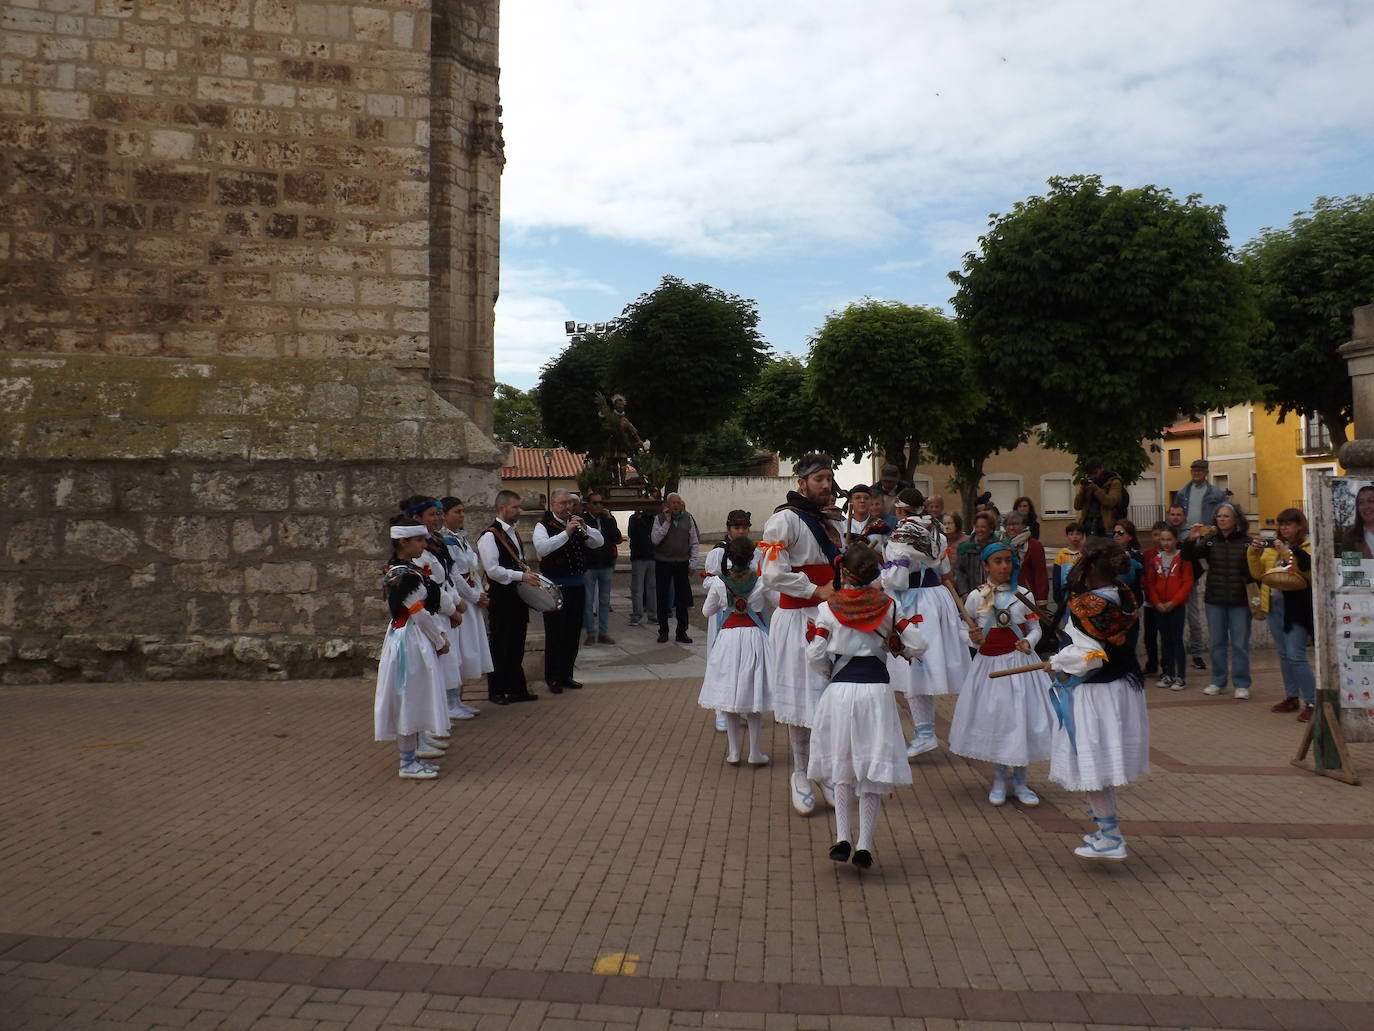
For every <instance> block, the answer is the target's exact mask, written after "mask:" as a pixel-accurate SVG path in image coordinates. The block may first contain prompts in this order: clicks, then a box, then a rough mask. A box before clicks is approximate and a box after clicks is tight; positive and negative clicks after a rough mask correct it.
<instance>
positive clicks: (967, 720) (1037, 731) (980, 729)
mask: <svg viewBox="0 0 1374 1031" xmlns="http://www.w3.org/2000/svg"><path fill="white" fill-rule="evenodd" d="M1034 661H1035V656H1034V655H1027V654H1025V653H1024V652H1020V651H1012V652H1008V653H1007V654H1006V655H996V656H990V655H982V654H979V655H975V656H974V658H973V666H972V667H971V668H970V669H969V672H968V676H967V677H965V678H964V687H963V690H962V691H960V693H959V704H958V705H957V706H956V707H955V709H954V722H953V723H952V724H951V725H950V728H949V750H950V751H951V752H953V753H954V754H955V755H962V756H964V757H965V758H968V759H981V760H983V761H984V762H990V763H1003V764H1005V765H1007V766H1025V765H1026V764H1027V763H1033V762H1040V761H1041V760H1042V759H1048V758H1049V757H1050V747H1051V743H1052V742H1053V740H1054V726H1055V718H1054V710H1053V709H1051V708H1050V698H1049V687H1050V678H1049V677H1048V676H1046V675H1045V672H1044V671H1043V670H1036V671H1035V672H1033V673H1018V674H1016V675H1015V676H1012V677H1002V678H1000V679H998V680H989V679H988V674H989V673H996V672H997V671H998V670H1002V669H1013V668H1015V667H1017V666H1028V665H1030V664H1031V663H1032V662H1034Z"/></svg>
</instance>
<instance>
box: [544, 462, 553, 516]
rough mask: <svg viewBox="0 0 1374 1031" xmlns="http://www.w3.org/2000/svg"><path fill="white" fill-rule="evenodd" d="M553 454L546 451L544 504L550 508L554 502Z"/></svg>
mask: <svg viewBox="0 0 1374 1031" xmlns="http://www.w3.org/2000/svg"><path fill="white" fill-rule="evenodd" d="M552 484H553V452H552V451H550V450H549V449H548V448H545V449H544V504H545V507H548V505H549V503H550V502H551V501H552V500H553V486H552Z"/></svg>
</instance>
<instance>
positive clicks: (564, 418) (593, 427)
mask: <svg viewBox="0 0 1374 1031" xmlns="http://www.w3.org/2000/svg"><path fill="white" fill-rule="evenodd" d="M609 370H610V349H609V347H608V346H607V341H606V340H605V338H603V337H599V336H595V335H591V334H589V335H587V336H585V337H583V338H582V339H580V340H574V341H573V342H572V343H570V344H568V346H567V347H565V348H564V349H563V351H562V353H560V354H559V356H558V357H557V358H555V359H554V360H553V361H551V362H549V363H548V364H547V365H545V366H544V368H543V369H541V370H540V372H539V386H538V387H537V388H536V390H537V391H538V400H539V414H540V418H541V420H542V421H543V427H544V433H545V434H546V435H547V436H548V437H550V438H552V439H554V440H556V441H558V442H559V443H561V444H562V445H563V446H564V447H566V448H567V449H568V450H569V451H578V452H581V451H586V452H590V453H591V454H592V456H593V457H594V458H595V457H597V456H599V455H600V454H601V451H602V449H603V448H604V447H605V444H606V433H605V429H604V427H603V425H602V421H601V418H600V416H599V414H598V412H597V398H596V395H597V393H598V392H600V393H609V391H608V389H607V384H608V383H609V381H610V371H609Z"/></svg>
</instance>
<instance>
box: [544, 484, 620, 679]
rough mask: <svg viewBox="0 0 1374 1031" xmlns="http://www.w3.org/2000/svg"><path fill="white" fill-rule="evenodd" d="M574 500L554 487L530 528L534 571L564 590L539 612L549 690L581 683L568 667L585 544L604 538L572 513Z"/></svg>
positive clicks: (580, 604)
mask: <svg viewBox="0 0 1374 1031" xmlns="http://www.w3.org/2000/svg"><path fill="white" fill-rule="evenodd" d="M578 500H579V499H578V497H577V495H575V494H574V493H573V492H572V491H570V490H567V489H565V488H563V487H559V488H558V489H556V490H555V491H554V492H553V496H552V498H551V499H550V506H549V508H548V510H546V511H545V512H544V518H543V519H541V520H540V521H539V524H538V525H537V526H536V527H535V528H534V550H535V551H537V552H538V553H539V570H540V572H541V573H543V574H544V576H546V577H547V578H548V579H550V580H552V581H553V582H554V583H555V584H557V585H558V588H559V590H561V591H562V592H563V604H562V606H560V607H559V608H558V609H556V610H554V611H553V612H545V613H544V683H546V684H548V685H549V691H550V692H551V693H553V694H562V693H563V690H564V689H565V688H570V689H572V690H577V689H580V688H581V687H582V685H581V684H579V683H578V682H577V681H576V680H574V679H573V666H574V665H576V663H577V648H578V644H579V643H580V641H581V632H582V615H583V609H584V608H585V607H586V602H587V586H586V583H587V579H586V570H587V549H588V548H599V547H601V546H602V545H603V544H604V543H605V539H604V538H603V537H602V536H601V531H600V530H598V529H597V528H596V527H594V526H589V525H588V524H587V523H586V522H585V521H584V520H583V519H582V517H581V516H579V515H575V514H574V512H573V510H574V508H575V507H577V503H578Z"/></svg>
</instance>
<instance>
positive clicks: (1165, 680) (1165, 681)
mask: <svg viewBox="0 0 1374 1031" xmlns="http://www.w3.org/2000/svg"><path fill="white" fill-rule="evenodd" d="M1173 686H1174V678H1173V677H1160V678H1159V682H1158V683H1156V684H1155V687H1173Z"/></svg>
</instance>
